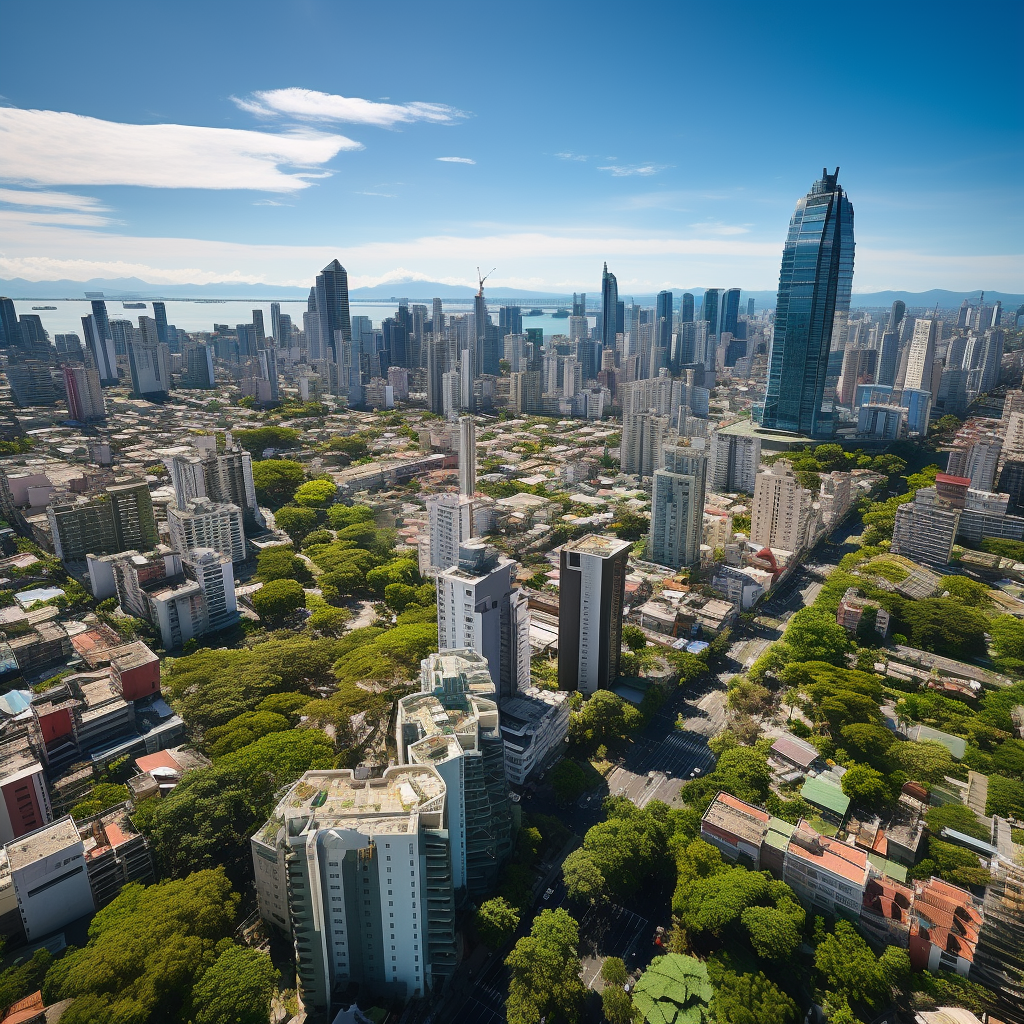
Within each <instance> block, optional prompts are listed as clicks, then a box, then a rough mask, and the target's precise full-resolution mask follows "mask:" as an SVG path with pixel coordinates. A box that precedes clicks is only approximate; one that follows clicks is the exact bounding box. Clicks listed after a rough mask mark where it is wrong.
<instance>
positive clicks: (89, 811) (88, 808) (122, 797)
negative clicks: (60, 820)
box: [71, 782, 131, 821]
mask: <svg viewBox="0 0 1024 1024" xmlns="http://www.w3.org/2000/svg"><path fill="white" fill-rule="evenodd" d="M130 796H131V794H130V793H129V792H128V787H127V786H121V785H117V784H115V783H113V782H100V783H97V784H96V785H95V786H94V787H93V790H92V792H91V793H90V794H89V795H88V796H87V797H86V798H85V799H84V800H81V801H79V803H77V804H75V806H74V807H72V808H71V817H72V818H74V819H75V821H84V820H85V819H86V818H91V817H93V815H95V814H99V813H100V812H101V811H105V810H107V808H108V807H116V806H117V805H118V804H123V803H124V802H125V801H126V800H128V799H129V798H130Z"/></svg>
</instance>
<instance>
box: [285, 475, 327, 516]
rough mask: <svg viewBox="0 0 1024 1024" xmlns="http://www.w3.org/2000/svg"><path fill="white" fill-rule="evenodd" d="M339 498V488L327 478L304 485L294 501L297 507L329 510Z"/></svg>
mask: <svg viewBox="0 0 1024 1024" xmlns="http://www.w3.org/2000/svg"><path fill="white" fill-rule="evenodd" d="M337 496H338V488H337V485H336V484H335V483H334V481H333V480H329V479H328V478H327V477H320V478H318V479H316V480H309V481H307V482H306V483H304V484H303V485H302V486H301V487H300V488H299V489H298V490H297V491H296V492H295V497H294V498H293V499H292V500H293V501H294V502H295V504H296V505H301V506H302V507H303V508H313V509H318V508H327V506H328V505H331V504H333V503H334V499H335V498H336V497H337Z"/></svg>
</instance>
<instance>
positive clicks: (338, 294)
mask: <svg viewBox="0 0 1024 1024" xmlns="http://www.w3.org/2000/svg"><path fill="white" fill-rule="evenodd" d="M316 311H317V318H318V321H319V327H320V358H321V359H327V360H328V361H329V363H330V364H331V365H332V367H333V368H332V369H331V371H330V373H331V381H330V384H331V393H332V394H339V393H340V391H341V389H342V382H341V380H340V376H339V375H338V366H339V356H340V355H341V346H342V342H351V341H352V319H351V315H350V312H349V303H348V272H347V271H346V270H345V268H344V267H343V266H342V265H341V264H340V263H339V262H338V261H337V260H332V261H331V262H330V263H328V264H327V266H326V267H324V269H323V270H322V271H321V272H320V273H319V274H318V275H317V279H316Z"/></svg>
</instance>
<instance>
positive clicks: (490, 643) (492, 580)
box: [437, 538, 530, 697]
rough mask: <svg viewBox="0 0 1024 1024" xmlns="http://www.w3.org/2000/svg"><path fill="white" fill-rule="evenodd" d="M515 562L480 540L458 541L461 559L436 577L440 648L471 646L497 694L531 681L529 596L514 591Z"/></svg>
mask: <svg viewBox="0 0 1024 1024" xmlns="http://www.w3.org/2000/svg"><path fill="white" fill-rule="evenodd" d="M515 567H516V563H515V562H514V561H512V559H511V558H508V557H507V556H505V555H500V554H499V553H498V551H497V549H496V548H493V547H491V546H490V545H489V544H485V543H484V541H482V540H480V539H476V538H473V539H470V540H467V541H464V542H463V543H462V544H460V546H459V561H458V564H457V565H454V566H452V567H450V568H448V569H444V570H443V571H441V572H439V573H438V576H437V637H438V639H437V645H438V649H439V650H441V651H449V650H459V649H461V648H467V649H471V650H474V651H476V652H477V654H480V655H482V656H483V657H484V658H485V659H486V661H487V667H488V669H489V671H490V673H491V680H492V681H493V683H494V686H495V688H496V689H497V692H498V694H499V696H502V697H504V696H511V695H512V694H514V693H515V692H516V691H517V690H519V689H521V688H525V687H526V686H528V685H529V657H528V656H527V658H526V663H525V670H526V678H525V680H524V679H523V678H522V677H521V673H522V671H523V669H524V665H523V658H522V651H523V648H524V647H525V648H526V650H527V651H528V650H529V642H530V640H529V632H530V619H529V611H528V610H527V604H526V598H525V596H524V595H523V594H522V593H521V592H520V591H518V590H516V591H513V590H512V580H513V578H514V570H515Z"/></svg>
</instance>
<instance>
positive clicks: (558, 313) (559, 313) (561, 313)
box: [551, 309, 569, 320]
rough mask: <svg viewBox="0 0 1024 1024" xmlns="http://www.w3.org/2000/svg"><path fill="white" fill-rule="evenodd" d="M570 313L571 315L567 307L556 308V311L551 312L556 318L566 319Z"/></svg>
mask: <svg viewBox="0 0 1024 1024" xmlns="http://www.w3.org/2000/svg"><path fill="white" fill-rule="evenodd" d="M568 315H569V310H567V309H556V310H555V311H554V313H552V314H551V316H552V317H553V318H554V319H555V320H564V319H565V318H566V317H567V316H568Z"/></svg>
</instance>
